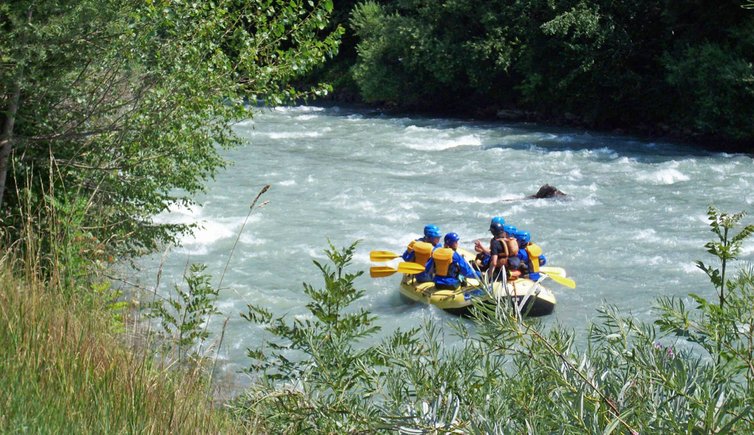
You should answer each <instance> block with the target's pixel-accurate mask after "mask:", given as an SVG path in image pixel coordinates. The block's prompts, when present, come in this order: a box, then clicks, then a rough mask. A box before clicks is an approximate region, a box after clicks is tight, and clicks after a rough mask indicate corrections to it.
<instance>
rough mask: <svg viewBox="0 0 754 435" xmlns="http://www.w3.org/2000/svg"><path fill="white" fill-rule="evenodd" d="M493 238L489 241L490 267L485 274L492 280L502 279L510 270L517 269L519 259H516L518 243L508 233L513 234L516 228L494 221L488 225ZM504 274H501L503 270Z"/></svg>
mask: <svg viewBox="0 0 754 435" xmlns="http://www.w3.org/2000/svg"><path fill="white" fill-rule="evenodd" d="M490 231H491V232H492V235H493V236H494V238H493V239H492V240H491V241H490V267H489V269H487V274H488V276H489V277H490V278H492V279H493V280H496V281H497V280H503V278H504V277H505V278H507V277H508V276H507V273H508V272H510V270H515V269H518V266H519V265H520V260H519V259H518V251H519V249H518V243H517V242H516V239H515V238H513V237H508V235H509V234H514V233H515V231H516V229H515V227H513V226H511V225H505V226H503V225H500V224H499V223H495V224H493V225H492V226H491V227H490ZM506 268H507V269H508V272H505V273H506V275H503V273H504V271H505V270H506Z"/></svg>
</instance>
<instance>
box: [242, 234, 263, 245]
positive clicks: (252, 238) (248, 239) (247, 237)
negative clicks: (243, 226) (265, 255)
mask: <svg viewBox="0 0 754 435" xmlns="http://www.w3.org/2000/svg"><path fill="white" fill-rule="evenodd" d="M238 241H239V243H243V244H244V245H249V246H262V245H266V244H268V243H270V240H269V239H263V238H261V237H258V236H256V235H254V234H246V233H244V234H241V237H240V238H239V239H238Z"/></svg>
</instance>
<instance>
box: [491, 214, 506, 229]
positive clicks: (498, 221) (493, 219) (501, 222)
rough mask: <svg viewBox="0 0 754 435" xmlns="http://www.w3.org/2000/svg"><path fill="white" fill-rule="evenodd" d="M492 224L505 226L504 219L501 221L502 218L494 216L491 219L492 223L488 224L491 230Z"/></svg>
mask: <svg viewBox="0 0 754 435" xmlns="http://www.w3.org/2000/svg"><path fill="white" fill-rule="evenodd" d="M494 224H500V225H505V219H503V217H502V216H495V217H493V218H492V221H491V222H490V228H492V225H494Z"/></svg>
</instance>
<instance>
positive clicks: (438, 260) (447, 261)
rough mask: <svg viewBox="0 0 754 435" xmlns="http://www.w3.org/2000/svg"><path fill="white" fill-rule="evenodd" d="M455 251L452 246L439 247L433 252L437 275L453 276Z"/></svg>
mask: <svg viewBox="0 0 754 435" xmlns="http://www.w3.org/2000/svg"><path fill="white" fill-rule="evenodd" d="M453 253H454V251H453V250H452V249H450V248H439V249H435V251H434V252H432V259H433V260H434V262H435V275H438V276H451V272H453V271H452V270H451V267H450V265H451V264H453ZM456 275H457V273H456Z"/></svg>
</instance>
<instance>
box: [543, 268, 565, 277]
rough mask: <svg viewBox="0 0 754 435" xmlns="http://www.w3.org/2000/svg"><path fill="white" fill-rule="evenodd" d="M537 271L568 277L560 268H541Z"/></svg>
mask: <svg viewBox="0 0 754 435" xmlns="http://www.w3.org/2000/svg"><path fill="white" fill-rule="evenodd" d="M539 271H540V272H544V273H547V274H550V275H558V276H568V275H567V274H566V271H565V269H563V268H562V267H555V266H542V267H540V268H539Z"/></svg>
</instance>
